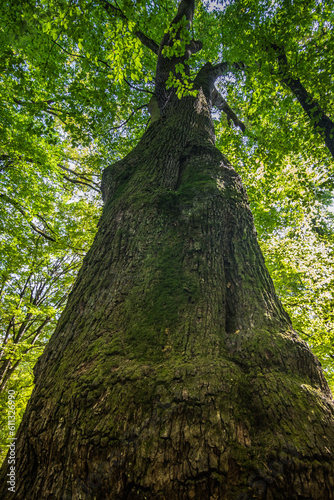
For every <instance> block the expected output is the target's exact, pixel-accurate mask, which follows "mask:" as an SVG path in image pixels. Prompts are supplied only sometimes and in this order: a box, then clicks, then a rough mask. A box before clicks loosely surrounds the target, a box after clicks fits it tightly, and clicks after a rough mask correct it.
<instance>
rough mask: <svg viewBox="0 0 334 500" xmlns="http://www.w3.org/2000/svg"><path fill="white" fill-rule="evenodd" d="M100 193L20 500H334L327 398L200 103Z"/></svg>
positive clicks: (192, 100)
mask: <svg viewBox="0 0 334 500" xmlns="http://www.w3.org/2000/svg"><path fill="white" fill-rule="evenodd" d="M103 193H104V199H105V207H104V212H103V215H102V218H101V221H100V223H99V230H98V234H97V236H96V239H95V242H94V244H93V247H92V249H91V250H90V251H89V253H88V254H87V256H86V258H85V260H84V264H83V267H82V269H81V271H80V273H79V276H78V279H77V282H76V286H75V287H74V289H73V291H72V293H71V294H70V297H69V300H68V304H67V307H66V309H65V311H64V313H63V315H62V317H61V319H60V321H59V324H58V326H57V329H56V331H55V333H54V335H53V336H52V338H51V340H50V342H49V344H48V346H47V347H46V349H45V352H44V354H43V356H42V357H41V358H40V360H39V362H38V365H37V367H36V372H35V375H36V387H35V389H34V392H33V395H32V398H31V400H30V402H29V404H28V407H27V410H26V413H25V416H24V418H23V421H22V423H21V426H20V429H19V432H18V436H17V441H16V453H17V462H16V493H15V496H14V498H17V499H22V500H23V499H25V500H33V499H64V500H65V499H79V498H80V499H112V500H113V499H115V500H116V499H118V500H119V499H127V500H132V499H152V500H153V499H161V500H162V499H166V500H167V499H168V500H174V499H175V500H176V499H198V500H206V499H208V500H209V499H210V500H213V499H217V500H218V499H219V500H237V499H238V500H241V499H243V500H247V499H263V500H264V499H266V500H286V499H287V498H289V499H291V500H294V499H295V500H297V499H298V500H302V499H304V500H305V499H312V500H331V499H333V498H334V496H333V491H334V459H333V443H334V418H333V414H334V406H333V400H332V398H331V394H330V390H329V388H328V385H327V383H326V380H325V378H324V375H323V372H322V370H321V367H320V364H319V362H318V361H317V359H316V358H315V357H314V355H313V354H312V353H311V351H310V350H309V348H308V347H307V345H306V344H305V343H304V342H303V341H302V340H301V339H300V338H299V337H298V335H297V334H296V333H295V332H294V331H293V328H292V326H291V321H290V319H289V317H288V315H287V314H286V313H285V311H284V310H283V308H282V306H281V304H280V302H279V300H278V298H277V296H276V294H275V291H274V287H273V284H272V281H271V279H270V276H269V274H268V272H267V269H266V267H265V263H264V259H263V257H262V254H261V251H260V249H259V246H258V243H257V239H256V232H255V229H254V225H253V219H252V214H251V212H250V209H249V206H248V203H247V196H246V193H245V190H244V188H243V186H242V183H241V180H240V177H239V176H238V174H237V173H236V172H235V170H234V169H233V168H232V166H231V165H230V164H229V162H228V161H227V159H226V158H225V157H224V156H223V155H222V154H221V153H220V152H219V151H218V150H217V149H216V148H215V146H214V130H213V125H212V122H211V117H210V102H209V101H208V100H207V98H206V97H205V96H204V94H203V92H202V91H199V94H198V96H197V97H190V96H188V97H185V98H183V99H182V100H181V101H179V104H178V105H177V106H176V105H175V106H173V108H172V109H171V110H170V112H169V113H168V114H166V115H165V116H163V117H160V118H159V119H157V120H156V121H154V122H153V123H152V124H151V125H150V126H149V128H148V129H147V131H146V132H145V134H144V135H143V137H142V139H141V140H140V142H139V144H138V145H137V146H136V147H135V148H134V149H133V151H132V152H131V153H130V154H129V155H128V156H126V157H125V158H124V159H123V160H121V161H119V162H117V163H116V164H114V165H112V166H110V167H108V168H107V169H106V170H105V173H104V177H103ZM2 472H3V474H6V473H7V469H6V466H5V467H4V468H3V471H2ZM4 477H5V476H4V475H3V478H4ZM7 486H8V485H6V480H3V482H2V486H1V487H0V497H1V498H4V499H7V498H8V499H9V498H13V495H12V493H10V492H8V490H7Z"/></svg>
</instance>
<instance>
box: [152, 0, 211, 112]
mask: <svg viewBox="0 0 334 500" xmlns="http://www.w3.org/2000/svg"><path fill="white" fill-rule="evenodd" d="M194 11H195V0H181V2H180V4H179V8H178V11H177V14H176V16H175V17H174V19H173V20H172V22H171V23H170V27H171V28H172V27H173V26H176V25H177V24H178V22H179V21H181V19H182V18H183V17H185V19H186V21H187V22H188V24H187V26H186V28H187V29H188V30H189V29H190V27H191V23H192V20H193V17H194ZM180 39H182V27H180V28H178V30H177V31H176V32H173V34H171V33H170V31H168V32H167V33H165V34H164V36H163V38H162V40H161V43H160V47H159V54H158V61H157V69H156V78H155V96H156V99H157V103H158V106H159V109H160V111H161V112H165V108H166V105H167V103H168V102H169V100H170V98H171V97H172V96H173V94H175V90H174V89H167V87H166V82H167V80H168V78H169V76H170V74H174V75H175V73H176V70H175V68H176V66H177V65H179V64H180V63H181V64H184V63H185V62H186V61H187V60H188V59H189V58H190V56H191V54H193V53H195V52H198V51H199V50H201V48H202V43H201V42H200V41H195V40H192V41H191V42H190V43H189V44H188V45H187V46H186V47H185V50H184V54H181V55H180V54H178V55H173V56H172V57H170V56H169V57H167V56H165V55H164V49H165V47H168V46H170V47H172V46H173V44H174V41H175V40H180ZM184 71H185V73H187V72H189V70H188V68H187V66H186V64H184Z"/></svg>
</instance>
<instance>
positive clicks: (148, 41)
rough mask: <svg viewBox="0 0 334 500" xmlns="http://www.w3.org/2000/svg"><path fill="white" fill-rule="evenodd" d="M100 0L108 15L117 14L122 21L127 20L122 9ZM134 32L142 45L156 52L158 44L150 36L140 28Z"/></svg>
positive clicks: (105, 0)
mask: <svg viewBox="0 0 334 500" xmlns="http://www.w3.org/2000/svg"><path fill="white" fill-rule="evenodd" d="M100 2H101V4H102V5H103V8H104V10H105V11H106V12H107V14H108V15H110V14H111V15H112V16H117V17H119V18H120V19H123V21H128V18H127V17H126V15H125V14H124V12H122V10H121V9H120V8H119V7H115V6H114V5H112V4H111V3H109V2H108V1H107V0H100ZM134 34H135V36H136V37H137V38H138V40H140V41H141V43H142V44H143V45H145V47H147V48H149V49H150V50H152V52H154V53H155V54H158V52H159V45H158V44H157V43H156V42H155V41H154V40H152V38H149V37H148V36H146V35H145V33H143V32H142V31H140V30H136V31H134Z"/></svg>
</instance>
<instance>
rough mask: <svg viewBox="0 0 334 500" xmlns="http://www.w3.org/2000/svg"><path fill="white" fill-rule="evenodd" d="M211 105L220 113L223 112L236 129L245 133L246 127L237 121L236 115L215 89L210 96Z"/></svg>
mask: <svg viewBox="0 0 334 500" xmlns="http://www.w3.org/2000/svg"><path fill="white" fill-rule="evenodd" d="M212 105H213V106H215V107H216V108H218V109H220V110H221V111H224V113H225V114H226V115H227V117H228V118H230V119H231V120H232V121H233V123H234V125H235V126H236V127H239V128H240V129H241V130H242V131H243V132H245V131H246V126H245V125H244V124H243V123H242V121H241V120H239V118H238V117H237V115H236V114H235V113H234V111H233V110H232V109H231V108H230V106H229V105H228V104H227V102H226V101H225V99H224V98H223V96H222V95H221V94H220V93H219V92H218V90H217V89H214V91H213V94H212Z"/></svg>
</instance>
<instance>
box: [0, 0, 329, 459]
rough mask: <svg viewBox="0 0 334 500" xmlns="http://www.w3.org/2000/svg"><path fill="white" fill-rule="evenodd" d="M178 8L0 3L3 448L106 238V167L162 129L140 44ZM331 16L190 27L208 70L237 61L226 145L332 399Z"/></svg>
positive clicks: (297, 5)
mask: <svg viewBox="0 0 334 500" xmlns="http://www.w3.org/2000/svg"><path fill="white" fill-rule="evenodd" d="M176 5H177V1H176V0H175V1H174V0H173V1H171V0H169V1H168V2H167V1H163V0H159V1H153V0H151V1H148V2H147V1H144V0H132V1H131V0H119V1H117V2H116V1H112V0H110V2H107V1H106V0H70V1H63V0H38V1H36V2H33V1H30V0H22V1H20V0H18V1H16V2H2V4H1V6H0V47H1V48H0V94H1V103H0V227H1V236H0V290H1V295H0V297H1V298H0V319H1V323H0V325H1V327H0V335H1V351H0V376H1V385H0V408H1V412H0V415H1V417H0V420H1V422H0V423H1V429H2V430H1V433H0V442H4V440H5V437H6V432H7V430H6V420H7V413H6V408H7V392H8V390H9V389H11V390H14V391H15V393H16V411H17V414H16V425H18V424H19V422H20V420H21V417H22V414H23V411H24V408H25V406H26V403H27V400H28V398H29V396H30V393H31V390H32V387H33V375H32V368H33V366H34V364H35V362H36V360H37V358H38V357H39V356H40V354H41V353H42V351H43V348H44V346H45V345H46V343H47V342H48V340H49V338H50V335H51V334H52V331H53V329H54V326H55V322H56V321H57V319H58V318H59V315H60V313H61V311H62V309H63V307H64V305H65V303H66V298H67V296H68V293H69V291H70V290H71V287H72V285H73V282H74V280H75V276H76V273H77V271H78V269H79V268H80V265H81V262H82V259H83V257H84V255H85V253H86V251H87V250H88V249H89V247H90V246H91V243H92V240H93V238H94V235H95V233H96V229H97V221H98V218H99V215H100V212H101V206H102V202H101V195H100V188H99V185H100V178H101V173H102V170H103V169H104V168H105V167H106V166H107V165H109V164H111V163H113V162H115V161H116V160H118V159H121V158H123V157H124V156H125V155H126V154H127V152H128V151H130V150H131V149H132V148H133V146H134V145H135V144H136V143H137V142H138V140H139V138H140V137H141V135H142V134H143V131H144V130H145V129H146V127H148V126H149V121H150V114H149V109H148V108H149V106H150V102H151V101H150V99H151V97H152V92H153V88H154V81H153V75H154V72H155V62H156V61H155V59H154V58H153V57H152V55H153V54H152V52H151V51H149V49H148V48H147V47H145V46H144V45H143V44H142V43H141V41H140V38H141V37H143V36H146V37H147V39H146V42H147V43H149V40H151V41H153V40H160V39H161V37H162V34H163V31H164V30H165V29H167V28H168V22H169V20H170V18H171V17H172V15H173V12H174V11H175V8H176ZM333 12H334V5H333V2H331V1H329V2H325V1H321V0H307V1H305V0H296V1H294V2H292V1H285V0H282V1H275V2H273V1H271V0H263V1H253V0H234V1H231V2H222V1H220V2H204V1H198V2H197V13H196V18H195V21H194V25H193V28H192V30H193V33H192V36H193V37H194V38H195V39H196V34H197V38H201V40H203V41H204V46H203V49H202V50H201V52H200V53H199V54H198V55H196V56H194V57H195V62H196V57H197V58H198V61H197V66H198V67H200V65H201V61H203V60H207V61H211V62H212V63H215V62H219V61H222V60H224V61H228V62H229V65H230V66H229V68H228V71H226V73H225V75H224V77H222V78H220V80H219V82H218V85H217V88H218V91H219V92H220V97H219V102H218V104H219V106H218V108H220V109H217V111H216V112H215V114H214V118H215V129H216V136H217V137H216V141H217V142H216V143H217V146H218V148H219V149H220V150H221V151H222V152H223V153H224V154H225V155H226V157H227V158H228V160H229V161H230V162H231V163H232V164H233V166H234V167H235V168H236V169H237V171H238V173H239V174H240V175H241V177H242V180H243V183H244V185H245V187H246V188H247V192H248V196H249V202H250V205H251V209H252V212H253V215H254V220H255V226H256V229H257V232H258V238H259V242H260V246H261V249H262V251H263V253H264V256H265V259H266V264H267V267H268V269H269V272H270V274H271V276H272V278H273V280H274V284H275V288H276V291H277V292H278V294H279V296H280V298H281V300H282V302H283V305H284V307H285V309H286V310H287V311H288V313H289V314H290V316H291V317H292V320H293V324H294V327H295V329H296V330H297V331H298V333H299V334H300V336H301V337H302V338H303V339H304V340H306V341H307V342H308V344H309V345H310V347H311V349H312V350H313V352H314V353H315V354H316V355H317V356H318V358H319V360H320V361H321V363H322V365H323V368H324V370H325V374H326V376H327V380H328V382H329V383H330V384H331V387H332V388H333V387H334V342H333V341H334V331H333V328H334V312H333V305H334V297H333V287H334V272H333V268H334V263H333V254H334V252H333V250H334V227H333V220H334V215H333V213H334V208H333V182H334V177H333V175H334V164H333V156H332V155H333V150H332V153H331V151H330V149H331V144H330V142H331V140H332V139H333V135H332V137H330V135H329V136H328V137H325V135H324V130H323V129H322V128H321V127H320V126H319V116H320V112H321V113H323V115H325V116H327V117H329V118H330V117H333V116H334V101H333V95H334V92H333V90H334V89H333V87H334V82H333V75H334V58H333V53H334V36H333V22H334V14H333ZM193 67H194V71H195V70H196V64H195V65H193ZM296 82H297V83H296ZM298 83H299V84H300V85H301V86H302V88H303V89H304V93H305V95H306V99H307V102H308V103H309V105H310V106H309V108H310V111H309V112H308V113H307V112H305V107H304V109H303V107H302V105H301V101H300V98H299V99H298V95H297V94H298V92H296V85H297V84H298ZM171 85H175V86H177V88H178V92H179V93H180V96H181V95H183V94H184V93H186V92H191V89H190V88H187V87H186V86H184V85H181V84H180V82H177V81H174V82H171ZM294 86H295V88H294ZM299 97H300V96H299ZM332 142H333V141H332ZM4 451H5V450H4V449H3V448H2V447H1V452H2V453H3V452H4ZM2 458H3V457H2Z"/></svg>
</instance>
